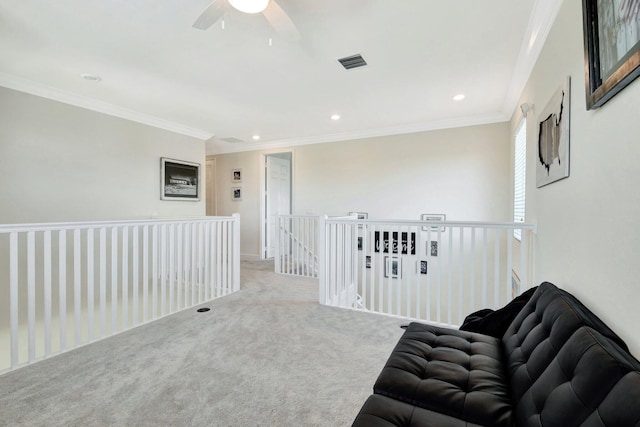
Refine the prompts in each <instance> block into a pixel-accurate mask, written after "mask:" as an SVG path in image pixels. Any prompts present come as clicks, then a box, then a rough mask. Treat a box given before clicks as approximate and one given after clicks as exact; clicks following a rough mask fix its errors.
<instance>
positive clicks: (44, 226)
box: [0, 216, 235, 234]
mask: <svg viewBox="0 0 640 427" xmlns="http://www.w3.org/2000/svg"><path fill="white" fill-rule="evenodd" d="M234 218H235V217H234V216H203V217H185V218H176V219H167V218H165V219H140V220H118V221H81V222H51V223H33V224H29V223H27V224H1V225H0V234H4V233H23V232H28V231H46V230H52V231H53V230H75V229H87V228H97V227H108V226H136V225H137V226H140V225H162V224H184V223H187V222H205V221H208V222H219V221H229V220H233V219H234Z"/></svg>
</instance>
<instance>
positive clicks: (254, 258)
mask: <svg viewBox="0 0 640 427" xmlns="http://www.w3.org/2000/svg"><path fill="white" fill-rule="evenodd" d="M240 260H242V261H261V260H262V258H260V255H255V254H240Z"/></svg>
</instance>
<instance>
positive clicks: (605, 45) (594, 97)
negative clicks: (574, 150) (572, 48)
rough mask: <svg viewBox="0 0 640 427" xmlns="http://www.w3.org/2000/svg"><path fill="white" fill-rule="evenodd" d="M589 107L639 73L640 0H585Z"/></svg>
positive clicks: (586, 75) (607, 96)
mask: <svg viewBox="0 0 640 427" xmlns="http://www.w3.org/2000/svg"><path fill="white" fill-rule="evenodd" d="M582 16H583V30H584V58H585V90H586V96H587V110H593V109H595V108H599V107H601V106H602V105H603V104H604V103H605V102H607V101H609V100H610V99H611V98H613V97H614V96H615V95H616V94H617V93H619V92H620V91H621V90H622V89H624V88H625V87H626V86H627V85H629V83H631V82H632V81H633V80H635V79H636V78H637V77H638V76H640V0H622V1H621V0H582Z"/></svg>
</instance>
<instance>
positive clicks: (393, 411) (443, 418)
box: [353, 394, 480, 427]
mask: <svg viewBox="0 0 640 427" xmlns="http://www.w3.org/2000/svg"><path fill="white" fill-rule="evenodd" d="M398 426H402V427H480V426H478V425H477V424H472V423H468V422H466V421H463V420H460V419H458V418H454V417H450V416H448V415H444V414H441V413H438V412H434V411H430V410H428V409H423V408H417V407H415V406H413V405H409V404H408V403H404V402H400V401H399V400H394V399H391V398H388V397H386V396H381V395H379V394H374V395H371V396H369V398H368V399H367V401H366V402H365V403H364V405H363V406H362V408H361V409H360V413H358V416H357V417H356V419H355V421H354V422H353V427H398Z"/></svg>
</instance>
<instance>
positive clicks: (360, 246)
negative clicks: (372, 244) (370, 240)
mask: <svg viewBox="0 0 640 427" xmlns="http://www.w3.org/2000/svg"><path fill="white" fill-rule="evenodd" d="M362 239H363V238H362V236H359V237H358V250H359V251H361V250H362Z"/></svg>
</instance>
